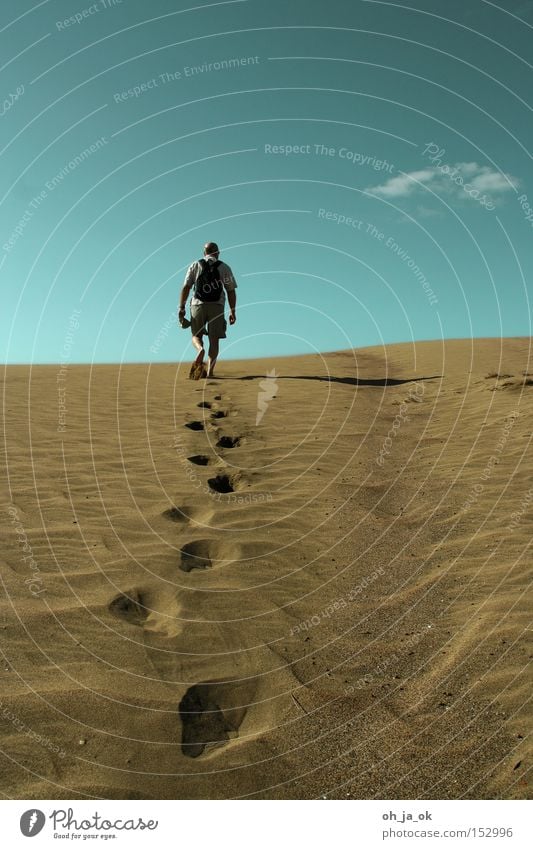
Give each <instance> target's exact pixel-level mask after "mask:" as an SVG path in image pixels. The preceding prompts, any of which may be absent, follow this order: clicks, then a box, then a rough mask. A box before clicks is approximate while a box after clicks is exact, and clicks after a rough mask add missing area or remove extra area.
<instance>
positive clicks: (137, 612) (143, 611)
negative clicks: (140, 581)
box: [109, 589, 150, 625]
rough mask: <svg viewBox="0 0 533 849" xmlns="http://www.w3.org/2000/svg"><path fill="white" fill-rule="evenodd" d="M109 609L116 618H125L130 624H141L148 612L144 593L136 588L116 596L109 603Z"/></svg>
mask: <svg viewBox="0 0 533 849" xmlns="http://www.w3.org/2000/svg"><path fill="white" fill-rule="evenodd" d="M109 611H110V613H112V614H113V616H116V617H117V618H118V619H125V620H126V622H129V623H130V625H143V624H144V622H145V621H146V619H147V618H148V615H149V613H150V610H149V608H148V606H147V603H146V594H145V593H144V592H142V591H141V590H137V589H132V590H130V591H129V592H127V593H120V595H118V596H116V597H115V598H114V599H113V601H112V602H110V604H109Z"/></svg>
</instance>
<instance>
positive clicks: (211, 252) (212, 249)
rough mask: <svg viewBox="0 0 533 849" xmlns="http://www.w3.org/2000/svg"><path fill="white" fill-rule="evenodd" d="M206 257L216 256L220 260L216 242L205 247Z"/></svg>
mask: <svg viewBox="0 0 533 849" xmlns="http://www.w3.org/2000/svg"><path fill="white" fill-rule="evenodd" d="M204 256H214V257H215V259H218V245H217V244H216V243H215V242H208V243H207V244H206V245H204Z"/></svg>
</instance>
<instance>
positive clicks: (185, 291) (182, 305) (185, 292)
mask: <svg viewBox="0 0 533 849" xmlns="http://www.w3.org/2000/svg"><path fill="white" fill-rule="evenodd" d="M191 289H192V283H187V281H185V283H184V284H183V288H182V290H181V294H180V306H179V311H180V312H185V307H186V305H187V299H188V297H189V292H190V291H191Z"/></svg>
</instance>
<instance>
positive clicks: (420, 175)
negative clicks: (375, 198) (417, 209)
mask: <svg viewBox="0 0 533 849" xmlns="http://www.w3.org/2000/svg"><path fill="white" fill-rule="evenodd" d="M435 175H436V169H434V168H425V169H424V170H423V171H411V172H410V173H409V174H401V175H400V176H399V177H391V179H390V180H387V182H386V183H383V185H382V186H376V187H375V188H373V189H367V190H366V191H367V192H371V193H372V194H374V195H381V196H382V197H388V198H400V197H406V196H407V195H411V194H412V193H413V192H414V191H415V189H417V188H419V186H418V185H417V183H429V181H430V180H433V178H434V177H435Z"/></svg>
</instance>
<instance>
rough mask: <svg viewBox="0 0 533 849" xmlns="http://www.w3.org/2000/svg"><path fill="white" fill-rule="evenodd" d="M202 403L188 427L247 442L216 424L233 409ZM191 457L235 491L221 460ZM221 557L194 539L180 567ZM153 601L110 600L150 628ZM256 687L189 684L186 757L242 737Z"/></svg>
mask: <svg viewBox="0 0 533 849" xmlns="http://www.w3.org/2000/svg"><path fill="white" fill-rule="evenodd" d="M214 400H215V401H221V400H222V396H220V395H216V396H215V398H214ZM197 407H198V408H200V409H202V410H203V411H204V418H203V419H202V420H200V419H195V420H192V421H189V422H185V425H184V426H185V427H186V428H188V429H189V430H191V431H193V432H197V433H201V432H205V431H206V429H208V430H209V431H214V432H215V434H216V436H217V437H218V439H217V442H216V443H215V444H216V446H217V448H221V449H233V448H237V447H238V446H239V445H240V444H241V441H242V437H241V436H236V435H225V434H224V435H219V434H218V428H217V426H216V424H215V422H221V421H222V420H224V419H225V418H226V417H227V416H228V412H229V411H228V410H227V409H223V408H221V407H219V406H218V405H214V404H213V403H212V402H210V401H201V402H200V403H199V404H197ZM234 414H235V413H234ZM187 459H188V461H189V462H190V463H191V464H193V465H195V466H200V467H202V466H205V467H208V466H216V467H217V473H216V474H213V475H212V476H211V477H208V478H207V481H206V482H207V486H209V488H210V489H211V490H212V491H213V492H216V493H221V494H224V493H231V492H234V491H235V489H234V487H235V481H234V479H233V478H232V475H231V474H227V473H224V472H223V471H219V469H220V465H221V464H220V458H217V457H212V456H209V455H208V454H192V455H191V456H190V457H188V458H187ZM222 460H223V458H222ZM193 513H194V508H193V507H192V506H191V507H189V506H187V505H185V506H182V507H181V508H179V507H176V506H173V507H170V508H169V509H168V510H165V511H164V513H163V514H162V515H163V517H164V518H165V519H167V520H168V521H171V522H175V523H177V524H183V525H189V524H190V522H191V520H193V519H194V520H197V521H201V518H200V517H199V516H198V515H196V516H194V515H193ZM211 515H212V513H211ZM217 555H219V546H218V545H217V543H216V542H215V541H214V540H211V539H197V540H193V541H191V542H188V543H185V544H184V545H183V546H182V547H181V549H180V552H179V562H178V566H179V569H180V570H181V571H182V572H185V573H191V572H194V571H195V570H204V569H210V568H212V566H213V561H216V560H217V559H218V558H217ZM152 604H153V602H152V600H151V597H150V592H149V591H145V590H140V589H138V588H135V589H131V590H130V591H128V592H125V593H120V594H119V595H118V596H116V597H115V598H114V599H113V600H112V601H111V603H110V604H109V611H110V613H111V614H112V615H113V616H116V617H118V618H119V619H122V620H125V621H126V622H128V623H129V624H130V625H135V626H138V627H144V626H145V623H146V620H147V619H148V617H149V616H150V614H151V613H152V612H154V609H153V607H152ZM255 689H256V688H255V684H254V682H253V679H252V680H251V681H250V679H248V680H245V681H244V682H243V683H240V682H238V681H236V682H235V681H234V682H231V683H227V682H225V681H216V680H215V681H204V682H200V683H198V684H194V685H193V686H191V687H189V688H188V689H187V691H186V692H185V695H184V696H183V698H182V699H181V701H180V703H179V706H178V712H179V716H180V719H181V723H182V740H181V749H182V752H183V754H184V755H185V756H186V757H190V758H196V757H199V756H200V755H202V754H204V752H205V751H206V750H210V749H212V748H213V747H218V746H220V745H223V744H224V743H226V742H228V741H229V740H230V739H232V738H234V737H236V736H237V735H238V731H239V728H240V726H241V724H242V722H243V719H244V717H245V714H246V710H247V706H248V705H250V704H252V703H253V701H254V697H255V695H256V692H255Z"/></svg>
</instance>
